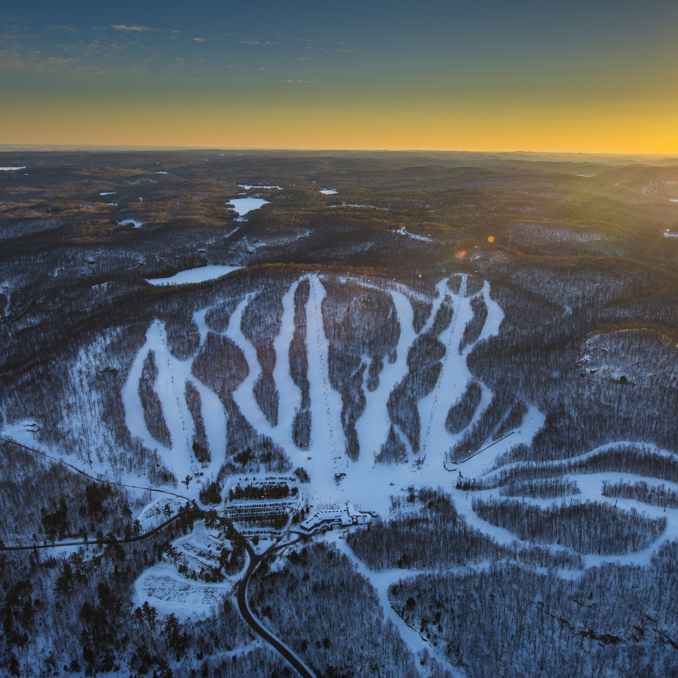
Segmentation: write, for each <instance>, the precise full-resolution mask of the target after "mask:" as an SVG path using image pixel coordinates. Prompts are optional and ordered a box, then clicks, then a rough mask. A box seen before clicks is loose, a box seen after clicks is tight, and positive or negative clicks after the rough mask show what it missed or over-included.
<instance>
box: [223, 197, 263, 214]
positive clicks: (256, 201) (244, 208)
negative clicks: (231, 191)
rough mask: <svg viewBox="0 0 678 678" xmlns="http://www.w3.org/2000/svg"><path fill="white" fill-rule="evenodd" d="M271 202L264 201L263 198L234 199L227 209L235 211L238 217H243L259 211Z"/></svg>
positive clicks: (227, 205)
mask: <svg viewBox="0 0 678 678" xmlns="http://www.w3.org/2000/svg"><path fill="white" fill-rule="evenodd" d="M269 202H270V201H269V200H264V199H263V198H233V200H231V201H230V202H228V203H226V207H227V208H228V209H232V210H235V211H236V212H237V213H238V216H239V217H242V216H244V215H245V214H247V213H248V212H252V211H253V210H258V209H259V208H260V207H262V206H263V205H266V204H267V203H269Z"/></svg>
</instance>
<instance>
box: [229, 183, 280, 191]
mask: <svg viewBox="0 0 678 678" xmlns="http://www.w3.org/2000/svg"><path fill="white" fill-rule="evenodd" d="M238 186H240V188H244V189H245V190H246V191H249V190H250V188H265V189H277V190H278V191H282V186H258V185H256V184H238Z"/></svg>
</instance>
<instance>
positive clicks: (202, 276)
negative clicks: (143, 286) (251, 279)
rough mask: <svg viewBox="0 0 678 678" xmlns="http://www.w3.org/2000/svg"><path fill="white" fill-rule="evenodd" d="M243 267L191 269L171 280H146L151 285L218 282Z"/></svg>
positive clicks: (170, 278)
mask: <svg viewBox="0 0 678 678" xmlns="http://www.w3.org/2000/svg"><path fill="white" fill-rule="evenodd" d="M239 268H242V266H201V267H199V268H189V269H188V270H186V271H181V272H179V273H176V274H175V275H173V276H170V277H169V278H146V282H147V283H151V285H194V284H195V283H202V282H208V281H209V280H217V279H218V278H222V277H223V276H225V275H228V274H229V273H230V272H231V271H237V270H238V269H239Z"/></svg>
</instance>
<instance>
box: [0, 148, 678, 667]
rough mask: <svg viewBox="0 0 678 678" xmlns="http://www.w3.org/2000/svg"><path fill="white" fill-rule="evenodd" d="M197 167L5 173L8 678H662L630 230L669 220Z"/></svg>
mask: <svg viewBox="0 0 678 678" xmlns="http://www.w3.org/2000/svg"><path fill="white" fill-rule="evenodd" d="M58 157H60V156H49V155H44V156H40V157H39V161H40V162H47V163H49V162H54V160H55V159H58ZM151 157H152V158H153V160H152V168H153V169H152V171H153V174H154V176H153V179H152V181H150V180H149V181H144V179H145V174H144V170H143V169H140V170H130V169H128V168H127V167H126V166H125V163H128V164H129V166H134V167H142V168H143V166H144V163H146V164H148V165H150V164H151ZM50 158H51V159H50ZM37 160H38V158H37V157H36V168H37ZM61 160H62V161H63V162H64V163H65V162H66V161H67V158H65V157H64V158H61ZM213 160H215V162H214V163H212V164H211V167H210V171H212V172H214V173H215V174H214V176H212V175H209V176H208V175H207V174H205V169H204V167H202V166H201V165H200V162H204V160H203V159H202V158H199V157H193V156H192V155H191V154H190V153H186V154H183V155H182V154H177V155H172V154H167V155H163V154H160V155H157V157H156V155H154V154H149V155H144V154H140V155H134V154H129V156H126V155H125V154H122V155H121V156H120V157H117V158H113V157H112V156H102V157H98V156H92V158H91V159H90V160H89V162H90V164H89V165H88V164H87V163H84V164H81V165H78V167H79V169H78V170H77V172H79V173H83V174H87V175H88V177H89V178H88V182H89V184H91V185H89V184H88V185H86V186H85V187H84V188H82V187H80V188H78V189H77V190H76V189H75V188H73V187H74V186H78V184H77V181H78V180H77V179H76V177H77V176H81V174H75V175H73V174H72V172H73V170H72V169H68V168H67V167H66V166H65V165H64V166H63V167H62V168H61V169H59V172H60V175H59V176H62V177H63V179H62V180H63V182H64V186H69V187H70V188H69V191H70V192H69V193H67V195H69V196H72V195H78V191H81V192H82V196H81V200H82V201H90V202H91V201H94V200H96V199H97V198H96V196H102V195H105V194H110V193H112V192H113V191H115V192H116V200H117V204H116V205H115V207H114V210H115V213H116V215H117V211H118V210H127V214H125V215H124V218H123V216H116V217H115V218H114V217H113V216H111V214H112V212H111V210H112V208H113V206H112V205H110V204H105V205H104V204H103V200H104V198H102V197H100V198H98V200H100V201H102V205H101V206H100V210H99V211H96V210H92V211H89V210H88V211H87V214H86V215H85V214H81V213H80V212H82V210H80V209H79V208H78V210H77V211H78V214H77V215H76V214H75V212H76V208H75V206H74V205H72V204H71V202H73V203H75V202H77V199H76V198H69V199H68V200H66V199H64V200H63V201H62V202H61V203H59V210H58V211H59V214H60V216H59V218H58V220H55V219H54V218H51V217H50V218H49V219H47V218H44V219H43V220H42V221H41V219H42V217H40V218H39V214H42V213H43V212H44V211H46V210H47V209H48V207H49V208H50V209H51V210H52V211H54V210H56V209H57V205H56V203H54V199H53V196H52V193H50V190H51V189H50V188H49V187H48V183H46V182H47V179H48V177H49V176H52V175H51V174H50V175H48V174H44V176H43V175H41V174H40V172H41V171H42V170H40V169H39V168H37V169H36V178H35V179H33V180H32V181H33V182H34V183H33V184H32V185H31V190H30V191H29V190H28V187H23V188H22V187H21V186H19V185H18V183H17V182H16V181H14V180H13V179H12V178H11V177H10V178H6V177H0V181H2V182H4V184H3V190H5V191H6V194H7V196H8V197H9V198H11V200H9V199H8V201H7V203H8V204H7V205H6V206H5V205H3V206H2V211H0V227H1V228H2V229H3V230H2V231H0V237H1V238H2V239H3V241H4V242H5V243H6V245H7V247H6V248H5V252H4V254H2V255H0V283H1V285H0V292H1V295H0V302H1V303H0V313H1V314H2V315H1V317H0V323H1V324H0V331H1V332H2V337H3V340H2V342H0V357H1V359H2V368H1V370H0V383H1V384H2V388H1V389H0V506H2V508H3V515H2V519H0V576H1V577H2V587H1V588H0V616H1V617H2V623H3V630H4V632H3V634H2V637H1V639H0V656H1V657H2V661H0V663H1V664H2V666H4V667H6V668H3V669H0V673H1V672H2V671H5V672H6V673H7V675H47V674H50V675H74V676H78V675H99V674H111V675H125V676H127V675H138V676H152V675H156V676H177V677H179V676H182V677H183V676H186V678H189V677H191V678H192V677H193V676H222V675H224V676H229V675H233V676H235V675H239V676H241V675H247V676H262V677H263V676H272V675H276V676H293V675H297V674H299V675H303V676H310V675H312V676H317V677H320V676H334V677H339V676H342V677H343V676H354V675H355V676H358V675H360V676H370V675H373V676H403V677H405V676H421V677H423V678H429V677H430V678H433V677H438V676H440V677H442V676H469V677H476V676H497V675H507V676H508V675H516V676H517V675H521V676H561V675H572V676H586V675H601V676H629V675H640V674H641V673H642V674H647V675H652V676H654V675H656V676H660V675H672V673H674V672H676V671H678V660H676V658H675V656H674V655H675V648H676V642H675V639H676V637H677V636H676V634H678V617H677V616H676V610H675V609H674V608H675V606H674V605H673V603H672V602H671V601H672V600H673V598H674V597H675V595H674V593H675V592H674V591H673V587H674V581H673V580H674V576H673V574H672V573H673V570H674V569H675V568H674V567H673V565H674V561H675V553H674V551H675V549H676V543H678V542H677V540H678V457H677V456H676V455H677V454H678V437H677V436H676V433H675V421H676V419H677V417H678V381H677V380H678V344H677V343H676V342H677V340H678V302H677V301H676V299H678V294H677V293H678V285H677V284H676V282H675V273H676V272H678V271H676V262H678V250H675V251H674V249H672V248H673V244H672V243H663V245H662V249H657V250H653V249H652V247H651V246H649V245H648V246H647V247H646V248H645V249H644V250H643V255H642V257H641V256H640V255H637V256H636V255H633V254H632V252H631V250H630V249H625V247H626V245H624V244H623V243H624V242H625V241H624V238H625V237H626V236H625V234H626V233H627V231H625V230H624V229H625V228H627V226H625V225H624V224H626V223H627V222H628V223H634V224H637V223H639V222H638V220H639V219H640V218H641V217H640V216H639V215H641V213H642V215H647V214H649V213H650V212H651V210H650V207H652V209H654V212H652V214H654V217H653V219H655V221H656V225H657V226H660V225H664V223H665V222H667V220H670V219H671V218H672V217H671V214H673V212H675V210H676V209H678V208H676V207H669V206H667V205H664V206H663V207H662V208H661V209H660V208H659V207H657V206H656V205H654V203H651V201H652V200H655V198H652V197H651V196H650V197H648V196H645V194H642V196H640V197H639V192H640V193H642V190H641V189H637V191H636V188H635V186H636V184H632V183H629V186H630V188H628V189H627V190H628V191H629V192H631V193H632V195H629V196H625V194H624V195H622V196H621V197H620V196H617V198H615V199H616V200H617V201H618V202H619V205H621V206H622V207H623V208H624V209H625V210H626V212H625V214H626V215H627V217H626V218H627V221H625V222H623V223H621V225H619V224H610V223H608V222H607V221H605V220H604V219H601V218H599V217H598V216H597V212H596V210H595V209H594V203H595V201H594V202H591V201H592V200H593V199H592V198H591V197H590V196H589V194H588V193H586V192H585V191H583V189H582V188H581V187H580V185H579V183H578V182H577V180H576V179H572V178H571V177H570V175H568V174H567V172H565V170H564V169H563V167H561V166H560V165H558V164H557V163H554V164H553V165H552V166H548V167H546V166H544V167H542V166H540V167H537V166H536V165H533V166H531V165H529V163H527V164H525V163H524V162H521V163H518V161H516V162H515V164H514V165H511V166H510V168H509V169H506V168H504V170H502V169H501V168H496V167H495V168H488V167H484V166H483V165H482V163H481V162H480V161H478V162H477V165H474V166H473V167H471V168H469V167H465V166H464V165H463V163H460V161H456V160H455V159H454V156H450V159H449V160H448V161H446V162H447V164H446V165H445V164H443V165H440V166H439V167H438V169H437V171H438V172H439V173H440V176H436V177H434V176H432V174H431V172H430V171H429V170H422V169H421V166H419V165H411V164H410V162H411V161H410V160H409V159H408V158H405V157H403V158H400V157H395V158H393V159H392V160H391V161H389V162H390V163H391V164H390V165H389V164H388V163H387V162H386V161H383V162H382V161H379V162H377V160H374V159H372V160H369V161H368V160H365V163H367V164H366V165H364V166H363V165H361V163H354V162H353V161H352V160H351V159H350V158H344V159H332V160H330V161H327V164H323V163H324V161H316V160H310V159H304V158H299V159H293V158H286V159H277V160H269V161H266V159H265V158H264V157H259V156H256V155H255V156H253V157H252V158H250V159H249V160H246V161H245V160H243V161H238V162H242V163H244V165H243V166H242V167H241V168H240V169H239V170H238V171H236V170H234V169H233V165H231V164H229V162H227V161H226V160H223V161H218V162H217V161H216V160H217V159H216V158H213ZM421 160H422V162H424V161H426V162H427V163H431V162H433V161H431V160H430V159H424V158H422V159H421ZM69 161H70V160H69ZM104 161H105V162H104ZM219 162H221V165H219V164H218V163H219ZM507 162H508V161H507ZM107 163H108V164H107ZM110 163H113V164H110ZM115 163H117V165H116V164H115ZM370 163H372V164H370ZM23 164H26V165H27V167H29V168H30V164H28V163H23ZM422 166H423V165H422ZM431 166H433V165H431ZM158 167H161V168H164V169H162V170H158ZM243 168H244V169H243ZM570 169H571V170H572V175H573V176H576V172H574V170H575V169H576V168H575V167H571V168H570ZM148 171H150V170H148ZM504 171H505V174H502V172H504ZM517 171H520V172H522V173H523V174H522V175H521V176H522V179H521V181H522V182H523V183H522V185H521V186H522V187H521V189H520V191H519V190H517V189H516V188H515V186H514V185H513V183H512V182H514V181H515V178H514V174H512V173H514V172H517ZM628 171H630V170H627V169H624V168H619V167H607V168H605V169H604V170H603V169H601V170H600V177H601V178H600V180H599V183H596V184H594V185H593V186H590V187H589V188H587V189H586V190H595V191H597V192H598V193H596V195H597V196H598V197H597V198H596V199H597V200H602V198H601V197H600V196H601V195H603V194H605V195H607V193H606V191H607V190H608V188H609V185H610V183H612V184H615V183H616V182H619V181H624V180H625V179H624V177H625V176H627V174H625V172H628ZM663 171H665V172H666V173H667V176H670V174H671V172H672V171H673V170H671V169H670V168H665V169H664V170H663ZM146 173H148V172H146ZM318 173H322V174H323V179H322V185H323V186H328V187H329V186H332V187H334V186H336V188H327V189H323V190H322V191H320V190H319V189H318V188H317V187H316V184H315V183H313V182H316V181H317V178H313V179H311V178H310V177H312V176H315V175H316V174H318ZM30 176H31V175H30V173H29V177H30ZM634 176H635V175H634ZM214 177H218V179H215V178H214ZM441 177H442V178H441ZM366 178H369V180H370V181H371V182H372V183H371V184H368V183H366ZM404 178H405V179H407V183H403V181H404ZM480 179H482V181H484V182H488V183H487V184H486V185H487V186H490V187H491V190H490V189H489V188H488V189H487V190H485V189H482V190H481V189H480V188H478V186H479V184H478V182H479V181H480ZM636 179H637V180H638V181H640V179H638V178H637V177H636ZM613 180H614V181H613ZM50 181H51V179H50ZM12 182H14V183H12ZM492 182H494V183H492ZM554 182H556V183H557V185H558V186H559V187H560V188H559V189H558V190H559V191H560V193H558V191H555V194H554V195H550V196H546V197H545V196H544V195H543V187H544V186H545V185H546V184H548V185H549V186H551V187H552V185H553V183H554ZM558 182H560V183H558ZM319 185H320V184H319V183H318V186H319ZM71 189H72V190H71ZM243 189H244V194H243ZM553 190H555V189H553ZM493 191H496V192H497V193H496V194H495V193H494V192H493ZM634 191H636V192H634ZM139 193H143V194H144V195H143V197H144V199H143V201H138V196H137V194H139ZM420 193H421V194H422V195H421V196H420V195H419V194H420ZM90 194H91V195H90ZM240 194H243V195H246V197H242V196H241V197H239V198H236V197H234V196H237V195H240ZM31 196H34V197H31ZM126 196H128V197H129V200H130V203H129V204H128V205H129V206H128V208H125V207H124V205H125V204H127V203H126V202H125V199H126ZM423 196H425V199H424V197H423ZM573 196H574V198H573ZM643 196H645V197H643ZM198 198H199V199H198ZM575 198H576V200H577V201H578V202H577V203H576V205H577V207H576V209H575V207H572V200H574V199H575ZM132 199H134V200H135V201H136V202H134V203H133V205H134V209H132V203H131V201H132ZM250 199H251V200H250ZM606 199H607V198H606ZM470 200H473V201H474V203H473V204H474V205H477V208H474V209H476V210H477V212H478V213H477V214H476V212H474V211H472V210H470V208H469V207H468V205H469V204H470V203H469V202H468V201H470ZM643 200H645V201H649V202H647V205H646V204H645V203H643V202H642V201H643ZM243 201H244V202H243ZM137 203H138V204H137ZM184 203H190V205H184ZM565 203H567V204H568V205H569V206H570V207H569V208H568V209H570V210H575V211H576V210H579V211H578V212H576V214H571V213H569V212H567V213H565V212H564V213H563V214H560V213H559V214H560V216H559V217H554V216H553V214H555V213H556V212H557V210H558V209H564V208H563V204H565ZM193 204H195V214H194V215H193V216H191V209H189V207H191V206H193ZM424 204H425V205H426V210H425V214H426V215H427V216H424V215H423V214H424V213H423V212H422V205H424ZM595 204H597V203H595ZM365 205H369V206H370V207H379V208H380V209H379V210H375V209H369V210H365V209H364V206H365ZM643 205H645V207H643ZM653 205H654V206H653ZM338 206H341V207H342V209H341V210H330V208H332V207H338ZM481 206H482V207H481ZM490 207H492V209H490ZM527 207H530V208H531V209H532V210H533V212H532V213H533V214H534V213H536V212H538V213H540V214H541V218H543V219H546V218H547V216H546V215H548V214H551V216H550V217H549V218H550V219H551V220H553V221H554V222H556V221H557V222H558V223H551V224H550V225H549V226H548V228H546V227H544V228H540V227H539V225H538V224H537V223H536V222H531V225H530V226H529V227H528V226H526V225H525V224H524V223H523V222H522V221H520V220H524V219H525V218H526V217H525V214H526V212H525V209H526V208H527ZM622 207H619V209H622ZM643 209H645V211H643ZM248 210H251V211H248ZM497 210H503V214H504V217H505V219H508V220H509V222H510V223H509V222H507V223H508V225H507V224H506V223H503V222H500V221H497V219H496V215H495V212H496V211H497ZM521 210H522V211H521ZM549 210H550V211H549ZM662 210H664V211H662ZM671 210H673V212H672V211H671ZM71 211H72V212H73V214H71ZM535 211H536V212H535ZM512 215H513V216H512ZM520 215H522V216H520ZM481 216H482V218H481ZM585 216H586V217H587V219H588V220H589V221H590V222H591V227H590V228H592V229H595V232H596V237H595V238H590V239H588V240H587V239H586V238H582V237H579V236H577V237H575V236H574V235H571V236H567V237H565V236H563V237H561V236H562V232H563V231H564V230H567V229H568V228H569V229H576V228H580V226H578V225H577V226H573V223H574V222H577V224H578V223H579V221H580V220H581V219H583V218H584V217H585ZM128 217H129V219H132V220H135V224H134V225H131V226H130V224H127V223H126V220H128ZM87 219H89V221H87ZM511 220H513V221H511ZM136 222H139V223H140V224H141V225H140V226H138V227H137V226H136ZM652 223H653V224H654V223H655V222H652ZM454 224H458V225H454ZM646 228H648V229H649V228H650V227H649V226H647V227H646ZM488 229H492V230H488ZM36 232H37V233H43V234H44V236H45V241H44V242H42V243H40V244H38V243H37V242H36V241H35V238H34V236H35V233H36ZM649 233H650V232H649V231H648V232H647V233H646V236H645V237H646V240H647V241H648V242H650V241H651V236H650V234H649ZM490 234H491V236H492V237H491V239H489V240H488V237H487V236H488V235H490ZM535 234H537V235H535ZM404 235H405V236H409V237H403V236H404ZM628 237H629V238H631V237H632V236H631V235H629V236H628ZM652 237H654V236H652ZM657 238H663V236H662V231H661V230H659V228H657ZM589 241H590V242H592V243H595V246H592V249H590V250H589V249H586V247H587V243H588V242H589ZM603 250H604V251H605V252H604V256H602V255H601V254H600V253H601V252H602V251H603ZM555 254H557V255H558V256H555ZM601 257H602V258H601ZM634 257H635V258H634ZM38 262H40V264H39V265H38ZM563 667H567V668H566V669H565V668H563Z"/></svg>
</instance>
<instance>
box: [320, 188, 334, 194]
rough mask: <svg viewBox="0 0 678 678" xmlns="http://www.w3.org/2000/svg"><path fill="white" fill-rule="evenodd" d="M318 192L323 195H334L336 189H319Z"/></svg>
mask: <svg viewBox="0 0 678 678" xmlns="http://www.w3.org/2000/svg"><path fill="white" fill-rule="evenodd" d="M320 192H321V193H322V194H323V195H336V194H337V189H336V188H322V189H320Z"/></svg>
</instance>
